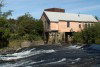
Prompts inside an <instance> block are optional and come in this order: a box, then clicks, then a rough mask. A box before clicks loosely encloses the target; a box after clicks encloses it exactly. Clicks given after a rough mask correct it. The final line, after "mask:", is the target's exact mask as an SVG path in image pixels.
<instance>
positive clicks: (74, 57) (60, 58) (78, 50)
mask: <svg viewBox="0 0 100 67" xmlns="http://www.w3.org/2000/svg"><path fill="white" fill-rule="evenodd" d="M93 47H95V46H94V45H93ZM98 47H100V45H97V47H95V48H93V49H92V47H91V46H89V47H88V48H86V47H85V49H84V48H82V47H81V46H76V45H74V46H56V45H52V46H51V45H44V46H36V47H29V48H23V49H20V50H18V51H17V52H15V53H13V54H5V55H0V67H100V50H99V48H98ZM96 49H97V50H96Z"/></svg>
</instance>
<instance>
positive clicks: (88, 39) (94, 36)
mask: <svg viewBox="0 0 100 67" xmlns="http://www.w3.org/2000/svg"><path fill="white" fill-rule="evenodd" d="M99 29H100V23H95V24H94V25H93V26H91V27H90V26H88V27H87V28H85V29H83V30H82V31H81V32H77V33H75V34H74V36H73V41H74V42H76V43H85V44H91V43H96V42H98V40H100V30H99Z"/></svg>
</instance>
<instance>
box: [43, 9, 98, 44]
mask: <svg viewBox="0 0 100 67" xmlns="http://www.w3.org/2000/svg"><path fill="white" fill-rule="evenodd" d="M41 20H42V21H43V25H44V39H45V40H46V43H49V44H52V43H61V42H68V41H70V39H71V36H72V33H73V32H79V31H81V30H82V29H84V27H87V26H91V25H93V24H94V23H96V22H98V21H97V20H96V19H95V17H94V16H92V15H86V14H73V13H65V10H64V9H60V8H49V9H45V10H44V12H43V14H42V16H41Z"/></svg>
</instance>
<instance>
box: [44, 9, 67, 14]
mask: <svg viewBox="0 0 100 67" xmlns="http://www.w3.org/2000/svg"><path fill="white" fill-rule="evenodd" d="M44 11H49V12H63V13H65V9H62V8H48V9H45V10H44Z"/></svg>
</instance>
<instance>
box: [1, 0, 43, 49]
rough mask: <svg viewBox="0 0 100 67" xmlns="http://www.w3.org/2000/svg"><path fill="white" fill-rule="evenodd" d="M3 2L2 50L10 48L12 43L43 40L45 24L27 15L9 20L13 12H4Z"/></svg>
mask: <svg viewBox="0 0 100 67" xmlns="http://www.w3.org/2000/svg"><path fill="white" fill-rule="evenodd" d="M3 6H4V4H3V0H0V48H2V47H7V46H9V45H8V44H11V43H10V42H18V41H21V40H29V41H33V40H39V39H42V33H43V24H42V21H41V20H37V19H34V18H33V17H32V16H31V15H30V14H29V13H25V15H22V16H20V17H18V18H17V19H11V18H10V19H8V17H9V16H10V15H11V14H12V10H9V11H8V12H2V9H1V8H2V7H3Z"/></svg>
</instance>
